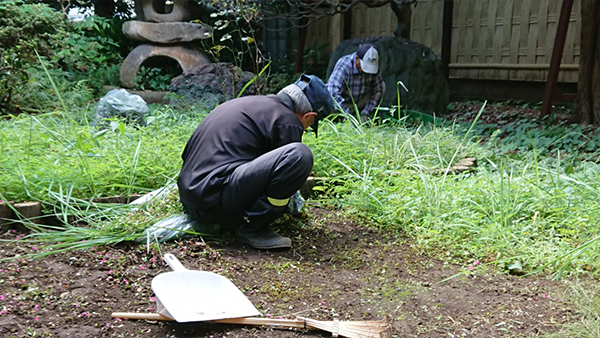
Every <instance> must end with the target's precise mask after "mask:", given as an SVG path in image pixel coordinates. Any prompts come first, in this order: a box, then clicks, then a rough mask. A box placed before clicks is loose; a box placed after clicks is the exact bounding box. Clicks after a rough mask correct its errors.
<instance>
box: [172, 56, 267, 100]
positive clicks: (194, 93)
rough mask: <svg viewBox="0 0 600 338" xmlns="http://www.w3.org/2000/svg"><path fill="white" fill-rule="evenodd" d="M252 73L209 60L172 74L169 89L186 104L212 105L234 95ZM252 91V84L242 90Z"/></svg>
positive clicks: (254, 91)
mask: <svg viewBox="0 0 600 338" xmlns="http://www.w3.org/2000/svg"><path fill="white" fill-rule="evenodd" d="M254 76H255V75H254V74H253V73H251V72H247V71H242V70H241V69H239V68H238V67H235V66H234V65H232V64H230V63H224V62H220V63H211V64H206V65H200V66H197V67H194V68H193V69H191V70H190V71H188V72H184V73H183V74H181V75H179V76H177V77H175V78H173V80H171V86H170V87H169V90H170V91H172V92H173V93H175V94H177V95H179V96H181V97H182V98H183V100H184V101H185V102H186V103H187V104H199V103H201V104H204V105H206V106H207V107H208V108H209V109H212V108H214V107H216V106H217V105H218V104H220V103H223V102H225V101H227V100H229V99H232V98H234V97H236V96H237V95H238V93H240V92H241V90H242V88H244V86H245V85H246V84H247V83H248V82H249V81H251V80H252V79H253V78H254ZM255 94H256V87H255V86H254V85H253V84H252V85H250V86H248V88H246V90H245V91H244V93H243V95H255Z"/></svg>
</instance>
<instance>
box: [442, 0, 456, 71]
mask: <svg viewBox="0 0 600 338" xmlns="http://www.w3.org/2000/svg"><path fill="white" fill-rule="evenodd" d="M453 9H454V2H453V0H445V1H444V16H443V21H442V65H443V66H444V76H445V77H446V79H449V78H450V67H449V65H450V58H451V48H452V11H453Z"/></svg>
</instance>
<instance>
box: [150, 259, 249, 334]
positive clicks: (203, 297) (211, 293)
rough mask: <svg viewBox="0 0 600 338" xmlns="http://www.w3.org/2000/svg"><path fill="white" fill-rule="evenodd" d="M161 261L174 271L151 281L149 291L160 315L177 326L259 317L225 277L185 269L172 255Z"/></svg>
mask: <svg viewBox="0 0 600 338" xmlns="http://www.w3.org/2000/svg"><path fill="white" fill-rule="evenodd" d="M164 259H165V261H166V262H167V264H169V266H170V267H171V269H173V271H172V272H165V273H161V274H160V275H158V276H156V277H154V278H153V279H152V291H154V294H155V295H156V299H157V303H158V306H157V307H158V312H159V313H160V314H161V315H163V316H166V317H169V318H173V319H175V320H176V321H177V322H179V323H186V322H198V321H207V320H218V319H226V318H238V317H252V316H258V315H260V313H259V312H258V310H256V308H255V307H254V305H252V303H251V302H250V300H248V298H246V296H244V294H243V293H242V292H241V291H240V290H239V289H238V288H237V287H236V286H235V285H234V284H233V283H232V282H231V281H230V280H229V279H227V278H225V277H224V276H221V275H218V274H216V273H212V272H208V271H196V270H188V269H186V268H185V267H184V266H183V265H182V264H181V263H180V262H179V260H178V259H177V258H176V257H175V256H173V255H172V254H166V255H165V257H164Z"/></svg>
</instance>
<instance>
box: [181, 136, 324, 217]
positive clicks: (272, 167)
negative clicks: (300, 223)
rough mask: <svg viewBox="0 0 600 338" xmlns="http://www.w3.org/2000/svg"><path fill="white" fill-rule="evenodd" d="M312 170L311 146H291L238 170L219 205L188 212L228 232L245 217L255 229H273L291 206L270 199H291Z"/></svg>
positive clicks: (278, 149) (295, 144) (226, 183)
mask: <svg viewBox="0 0 600 338" xmlns="http://www.w3.org/2000/svg"><path fill="white" fill-rule="evenodd" d="M312 167H313V156H312V152H311V151H310V149H309V148H308V146H306V145H305V144H302V143H299V142H295V143H290V144H287V145H285V146H282V147H279V148H277V149H274V150H272V151H270V152H268V153H266V154H264V155H262V156H260V157H258V158H256V159H255V160H253V161H250V162H248V163H245V164H242V165H240V166H239V167H237V168H236V169H235V171H234V172H233V173H232V174H231V175H230V176H229V177H227V178H226V180H225V183H224V184H223V186H222V187H221V203H220V204H219V205H217V206H215V207H214V208H210V209H208V210H190V209H188V208H186V210H187V212H188V213H189V214H190V215H191V216H192V217H194V218H196V219H198V220H200V221H201V222H205V223H219V224H221V225H223V227H225V228H231V227H233V226H237V225H240V224H242V222H243V220H244V217H247V221H248V222H250V223H251V224H252V225H257V226H261V225H269V224H271V223H272V222H273V221H275V220H276V219H277V218H278V217H279V216H281V215H282V214H283V213H285V211H287V205H284V206H275V205H273V204H271V203H270V202H269V200H268V199H267V197H270V198H275V199H286V198H290V197H291V196H292V195H293V194H294V193H295V192H296V191H298V190H299V189H300V188H301V187H302V185H303V184H304V182H306V179H307V178H308V176H309V175H310V172H311V170H312Z"/></svg>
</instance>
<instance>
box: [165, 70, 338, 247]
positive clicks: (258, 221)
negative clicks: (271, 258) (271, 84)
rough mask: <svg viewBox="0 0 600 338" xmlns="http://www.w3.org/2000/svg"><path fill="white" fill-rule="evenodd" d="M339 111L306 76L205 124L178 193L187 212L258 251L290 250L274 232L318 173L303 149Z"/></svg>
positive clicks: (238, 102)
mask: <svg viewBox="0 0 600 338" xmlns="http://www.w3.org/2000/svg"><path fill="white" fill-rule="evenodd" d="M332 109H333V101H332V99H331V95H330V94H329V92H328V90H327V87H326V86H325V84H324V83H323V81H321V79H319V78H318V77H316V76H314V75H304V74H303V75H302V76H301V77H300V78H299V79H298V80H297V81H296V82H295V83H294V84H290V85H288V86H287V87H285V88H284V89H282V90H281V91H280V92H279V93H278V94H277V95H267V96H246V97H241V98H236V99H233V100H230V101H227V102H225V103H223V104H221V105H220V106H218V107H217V108H215V109H214V110H213V111H212V112H210V113H209V114H208V116H207V117H206V118H205V119H204V120H203V121H202V123H201V124H200V126H199V127H198V128H197V129H196V131H195V132H194V134H193V135H192V136H191V138H190V139H189V141H188V143H187V145H186V146H185V149H184V151H183V154H182V159H183V166H182V168H181V172H180V173H179V178H178V181H177V185H178V187H179V195H180V200H181V203H182V204H183V206H184V208H185V210H186V212H187V213H188V214H189V215H190V216H191V217H192V218H194V219H196V220H197V221H198V222H200V223H201V224H220V225H221V228H222V229H235V233H236V239H237V240H238V241H239V242H242V243H246V244H249V245H250V246H252V247H254V248H257V249H275V248H289V247H291V239H290V238H288V237H283V236H281V235H279V234H278V233H277V232H275V231H274V230H273V229H272V228H271V226H270V224H271V223H272V222H273V221H275V220H276V219H277V218H278V217H279V216H281V215H282V214H283V213H284V212H285V211H286V210H287V203H288V202H289V199H290V197H291V196H292V195H293V194H294V193H295V192H296V191H298V189H300V188H301V187H302V185H303V184H304V182H305V181H306V179H307V178H308V176H309V174H310V172H311V171H312V167H313V156H312V152H311V151H310V149H309V148H308V147H307V146H306V145H304V144H302V143H301V142H302V134H303V133H304V131H305V130H307V128H308V127H309V126H312V128H313V130H314V131H315V134H316V133H317V130H318V129H317V126H318V121H319V119H320V118H322V117H324V116H327V115H329V114H330V113H331V111H332Z"/></svg>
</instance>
